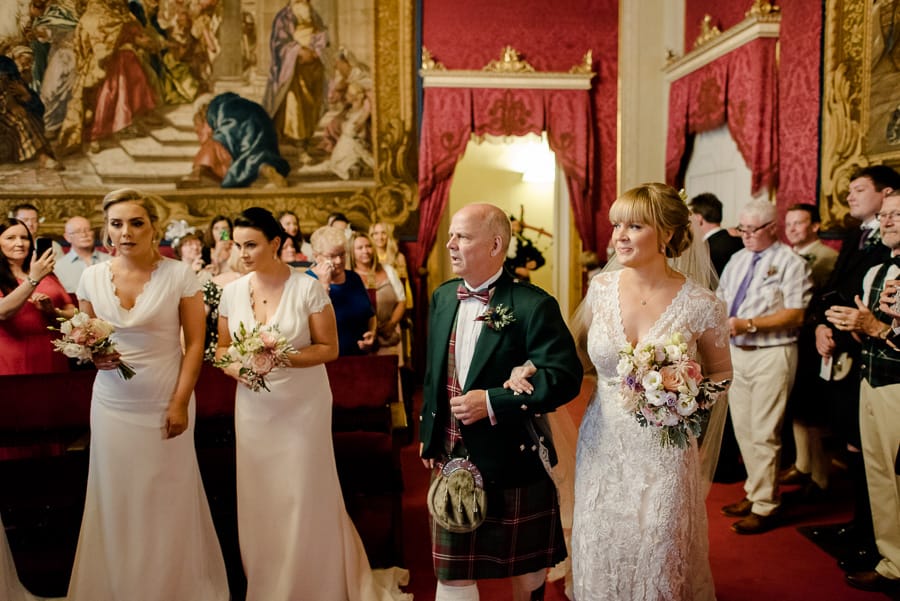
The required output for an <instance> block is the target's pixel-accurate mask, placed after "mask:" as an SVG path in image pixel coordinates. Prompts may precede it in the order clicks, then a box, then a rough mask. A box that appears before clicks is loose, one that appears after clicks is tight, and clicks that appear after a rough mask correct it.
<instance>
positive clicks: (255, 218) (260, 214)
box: [234, 207, 300, 253]
mask: <svg viewBox="0 0 900 601" xmlns="http://www.w3.org/2000/svg"><path fill="white" fill-rule="evenodd" d="M234 227H235V228H239V227H249V228H251V229H254V230H259V231H260V232H262V235H263V236H265V237H266V240H269V241H272V240H274V239H275V238H278V252H279V253H280V252H281V246H282V245H283V244H284V239H285V238H286V237H287V234H286V233H285V231H284V228H283V227H281V224H280V223H278V220H277V219H275V216H274V215H272V213H270V212H269V211H268V210H266V209H264V208H262V207H250V208H249V209H246V210H245V211H243V212H242V213H241V214H240V215H238V216H237V217H236V218H235V219H234ZM297 252H300V249H299V248H298V249H297Z"/></svg>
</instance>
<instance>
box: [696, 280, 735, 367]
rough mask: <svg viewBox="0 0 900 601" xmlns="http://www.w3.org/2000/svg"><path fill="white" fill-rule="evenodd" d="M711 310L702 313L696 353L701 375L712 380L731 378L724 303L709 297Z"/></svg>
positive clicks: (729, 348) (726, 317)
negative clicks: (702, 317) (701, 370)
mask: <svg viewBox="0 0 900 601" xmlns="http://www.w3.org/2000/svg"><path fill="white" fill-rule="evenodd" d="M709 298H710V304H711V305H712V307H711V310H707V311H705V312H704V313H703V315H704V319H703V320H702V322H701V324H700V325H701V327H700V329H699V331H700V332H701V334H700V336H699V337H698V339H697V352H698V354H699V355H700V365H701V366H702V367H703V373H704V375H706V377H708V378H712V379H713V380H724V379H730V378H731V347H730V346H729V345H728V339H729V330H728V316H727V315H726V313H725V303H723V302H722V301H721V300H719V299H718V298H716V297H714V296H711V295H710V297H709Z"/></svg>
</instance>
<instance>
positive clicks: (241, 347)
mask: <svg viewBox="0 0 900 601" xmlns="http://www.w3.org/2000/svg"><path fill="white" fill-rule="evenodd" d="M296 352H297V350H296V349H295V348H294V347H293V346H291V344H290V343H289V342H288V341H287V339H286V338H285V337H284V336H282V335H281V332H279V330H278V326H276V325H272V326H267V325H257V326H256V327H254V328H253V329H252V330H250V331H249V332H248V331H247V328H246V327H245V326H244V322H241V323H240V325H239V326H238V331H237V334H236V335H235V336H234V337H233V338H232V340H231V345H230V346H229V347H228V352H227V353H225V355H223V356H222V358H221V359H219V360H218V361H216V363H215V366H216V367H219V368H225V367H228V366H229V365H231V364H232V363H234V362H238V363H240V364H241V367H240V372H239V374H240V376H241V377H242V378H244V379H245V380H246V381H247V386H248V387H249V388H250V390H252V391H253V392H259V391H260V390H269V386H268V385H267V384H266V376H267V375H268V374H269V373H270V372H271V371H272V370H273V369H275V368H276V367H287V366H288V365H290V364H291V360H290V357H289V356H288V355H290V354H291V353H296Z"/></svg>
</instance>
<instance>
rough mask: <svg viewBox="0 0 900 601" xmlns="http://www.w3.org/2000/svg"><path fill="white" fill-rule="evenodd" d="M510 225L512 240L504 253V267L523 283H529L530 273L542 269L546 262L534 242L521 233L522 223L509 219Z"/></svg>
mask: <svg viewBox="0 0 900 601" xmlns="http://www.w3.org/2000/svg"><path fill="white" fill-rule="evenodd" d="M510 224H511V227H512V238H511V239H510V241H509V249H508V250H507V251H506V262H505V263H504V266H505V267H506V269H508V270H509V272H510V273H512V274H513V275H515V276H516V277H517V278H519V279H520V280H522V281H523V282H530V281H531V272H532V271H534V270H535V269H540V268H541V267H543V266H544V264H545V263H546V262H547V261H546V259H544V255H543V253H541V251H540V250H538V248H537V247H536V246H535V245H534V242H532V241H531V239H530V238H528V237H527V236H525V234H524V233H523V231H522V230H523V228H524V226H523V225H522V222H521V221H519V220H518V219H516V218H515V217H510Z"/></svg>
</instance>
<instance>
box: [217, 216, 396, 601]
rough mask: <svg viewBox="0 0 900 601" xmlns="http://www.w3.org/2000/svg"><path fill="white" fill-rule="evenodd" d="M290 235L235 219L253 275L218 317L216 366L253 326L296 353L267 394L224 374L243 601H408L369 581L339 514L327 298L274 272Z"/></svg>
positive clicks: (334, 352)
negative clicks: (231, 384)
mask: <svg viewBox="0 0 900 601" xmlns="http://www.w3.org/2000/svg"><path fill="white" fill-rule="evenodd" d="M283 235H284V233H283V230H282V228H281V226H280V225H279V224H278V222H277V221H276V220H275V217H273V216H272V214H271V213H269V212H268V211H266V210H265V209H261V208H256V207H254V208H251V209H247V210H246V211H244V212H243V213H241V215H240V216H239V217H237V218H236V219H235V230H234V241H235V245H236V246H237V247H238V248H239V249H240V253H241V258H242V260H243V263H244V266H245V268H246V269H247V270H248V271H250V272H251V273H249V274H248V275H246V276H244V277H242V278H240V279H239V280H237V281H234V282H232V283H231V284H228V285H227V286H226V287H225V290H224V291H223V293H222V302H221V304H220V306H219V311H220V317H219V348H218V356H219V357H220V358H221V357H224V356H225V354H226V352H227V350H228V347H229V345H230V344H231V342H232V339H233V336H235V335H236V333H237V332H238V330H239V327H240V326H245V327H246V328H247V329H248V330H249V329H252V327H253V326H254V325H256V324H267V325H273V326H278V329H279V332H280V333H281V335H282V336H284V337H285V338H286V339H287V341H288V342H289V343H290V344H291V345H292V346H293V347H294V349H296V350H297V351H298V352H295V353H291V354H289V355H288V360H289V362H290V364H289V365H288V366H287V367H279V368H276V369H274V370H273V371H271V372H269V374H268V376H266V378H267V385H268V387H269V390H258V391H254V390H252V389H251V388H249V387H248V386H246V385H245V384H246V379H245V378H244V377H242V376H241V375H240V373H239V372H240V366H241V364H240V363H239V362H234V363H232V364H231V365H229V366H227V367H226V368H225V373H226V374H228V375H230V376H231V377H233V378H235V379H236V380H237V381H238V387H237V396H236V398H235V415H234V418H235V433H236V445H237V448H236V451H237V515H238V531H239V538H240V546H241V558H242V560H243V564H244V570H245V572H246V574H247V597H246V598H247V601H278V600H281V601H288V600H298V601H299V600H301V599H309V600H314V599H315V600H323V601H324V600H328V599H334V600H337V599H358V600H361V601H362V600H370V599H371V600H373V601H374V600H376V599H377V600H379V601H390V600H393V599H396V600H397V601H400V600H401V599H407V596H406V595H403V594H402V593H401V592H400V591H399V589H398V588H397V584H399V583H401V582H402V583H405V580H406V579H407V578H408V576H409V575H408V573H407V572H405V571H403V570H397V569H393V570H384V571H381V570H378V571H375V572H374V573H373V571H372V570H371V569H370V568H369V562H368V559H367V557H366V552H365V549H364V548H363V545H362V541H361V540H360V538H359V535H358V534H357V532H356V528H355V527H354V526H353V523H352V522H351V521H350V517H349V516H348V515H347V511H346V509H345V508H344V501H343V497H342V494H341V488H340V483H339V481H338V476H337V468H336V466H335V459H334V451H333V444H332V440H331V388H330V387H329V384H328V374H327V372H326V371H325V365H324V364H325V363H326V362H328V361H332V360H334V359H335V358H337V356H338V334H337V329H336V325H335V313H334V310H333V308H332V306H331V303H330V302H329V299H328V294H327V293H326V292H325V291H324V289H323V288H322V286H320V285H319V284H317V283H316V281H315V280H313V279H312V278H309V277H307V276H306V275H304V274H302V273H300V272H299V271H296V270H292V269H290V268H289V267H288V266H287V265H285V264H284V263H282V262H281V261H280V260H278V258H277V255H278V251H279V248H280V246H281V243H282V236H283ZM338 235H339V236H340V237H341V243H342V239H343V235H342V234H338ZM314 238H315V235H314ZM312 541H315V543H314V544H313V542H312ZM273 557H277V561H273Z"/></svg>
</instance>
